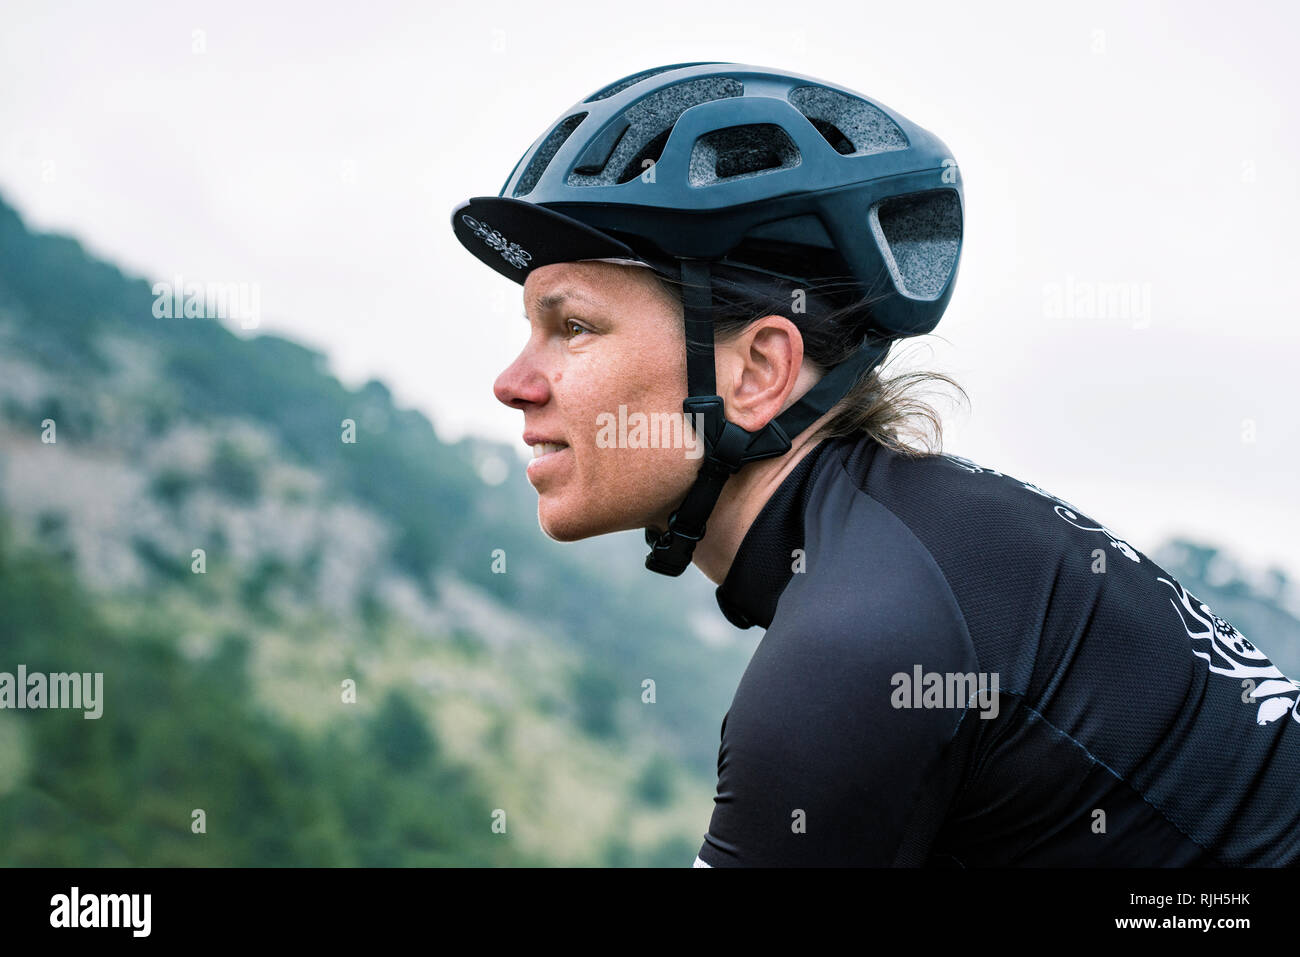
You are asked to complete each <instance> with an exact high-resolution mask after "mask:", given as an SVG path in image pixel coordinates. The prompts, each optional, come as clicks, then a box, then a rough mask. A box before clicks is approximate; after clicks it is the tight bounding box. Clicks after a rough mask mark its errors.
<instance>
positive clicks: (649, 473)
mask: <svg viewBox="0 0 1300 957" xmlns="http://www.w3.org/2000/svg"><path fill="white" fill-rule="evenodd" d="M961 189H962V187H961V182H960V177H959V176H958V174H957V168H956V164H955V163H954V161H953V160H952V158H951V155H950V154H949V152H948V150H947V149H946V147H944V145H943V144H942V142H941V141H939V140H938V139H937V138H936V137H934V136H933V135H932V134H929V133H927V132H926V131H925V130H923V129H921V128H920V127H918V126H916V125H915V124H913V123H911V122H910V121H908V120H907V119H906V118H904V117H902V116H899V115H898V114H897V113H894V112H892V111H890V110H888V109H887V108H885V107H883V106H881V105H880V104H878V103H874V102H873V101H870V100H868V99H867V98H865V97H863V96H861V95H860V94H857V93H854V92H853V91H851V90H848V89H845V88H843V87H839V86H836V85H834V84H830V83H826V82H823V81H820V80H815V79H812V78H809V77H804V76H798V75H794V74H788V73H783V72H779V71H773V70H767V69H762V68H758V67H752V66H744V65H740V64H731V63H698V64H675V65H672V66H666V67H659V68H656V69H653V70H648V71H645V72H643V73H639V74H635V75H633V76H630V77H626V78H624V79H622V80H619V81H617V82H616V83H613V84H611V85H609V86H607V87H605V88H603V89H601V90H600V91H598V92H596V93H594V94H592V95H591V96H589V97H587V98H586V99H584V100H582V101H581V102H579V103H578V104H576V105H575V106H574V107H572V108H571V109H569V110H567V111H565V113H564V114H562V116H561V117H560V119H559V120H557V122H556V123H555V124H553V126H552V127H551V128H550V129H549V130H548V131H547V132H546V133H544V134H543V135H542V136H541V137H540V138H539V139H538V140H537V141H536V142H535V143H534V145H533V147H532V148H530V149H529V151H528V152H526V153H525V154H524V156H523V157H522V158H521V159H520V161H519V163H517V164H516V167H515V169H514V171H513V172H512V173H511V175H510V178H509V179H508V180H507V182H506V184H505V186H504V187H503V189H502V191H501V194H500V196H498V197H477V198H475V199H472V200H469V201H467V202H465V203H463V204H461V205H460V206H459V207H457V209H456V210H455V211H454V212H453V218H452V222H453V228H454V229H455V231H456V234H457V236H458V237H459V238H460V240H461V241H462V243H464V244H465V246H466V247H467V248H468V249H469V250H470V251H471V252H473V253H474V254H475V255H476V256H477V257H479V258H480V259H481V260H483V261H484V262H486V263H488V264H489V265H491V266H492V267H493V268H494V269H496V270H497V271H498V272H501V273H502V274H503V275H506V276H508V277H510V278H511V279H513V280H515V281H516V282H519V283H521V284H522V285H523V287H524V301H525V308H526V312H527V318H528V320H529V324H530V330H531V333H530V337H529V339H528V342H527V345H526V346H525V348H524V350H523V351H522V352H521V353H520V355H519V357H518V358H517V359H516V360H515V362H514V363H512V364H511V366H510V367H509V368H507V369H506V370H505V371H504V372H503V373H502V374H501V376H500V377H499V378H498V380H497V382H496V394H497V397H498V398H499V399H500V400H501V401H502V402H504V403H506V404H507V405H510V406H511V407H514V408H518V409H520V410H521V411H522V412H523V413H524V427H525V431H524V441H525V442H526V443H527V444H529V445H531V446H532V447H533V449H534V456H535V458H534V460H533V462H532V463H531V464H530V466H529V469H528V476H529V479H530V481H531V482H532V484H533V485H534V487H535V488H536V489H537V492H538V515H539V519H540V522H541V525H542V528H543V530H544V531H545V532H546V533H547V534H548V535H550V536H551V537H553V538H556V539H558V540H562V541H572V540H576V539H580V538H585V537H588V536H591V535H599V534H605V533H608V532H614V531H620V530H624V529H629V528H645V529H646V539H647V543H648V544H649V545H650V546H651V551H650V554H649V556H648V557H647V559H646V565H647V567H648V568H649V569H651V570H652V571H656V572H659V573H662V574H668V575H677V574H680V573H681V572H682V571H683V570H684V568H685V567H686V565H687V564H690V563H692V562H693V563H694V564H696V565H697V566H698V567H699V568H700V569H701V571H702V572H703V573H704V574H705V575H707V576H708V577H709V578H710V579H711V580H712V581H714V582H715V583H717V584H718V589H717V598H718V603H719V606H720V607H721V609H722V611H723V613H724V614H725V615H726V617H727V618H728V620H730V621H731V622H732V623H734V624H736V625H737V626H738V627H741V628H748V627H751V626H753V625H759V626H760V627H762V628H764V629H766V633H765V635H764V636H763V639H762V641H761V642H760V644H759V645H758V648H757V649H756V651H755V653H754V655H753V658H752V660H751V662H750V664H749V667H748V668H747V670H746V672H745V675H744V677H743V678H742V680H741V683H740V686H739V688H738V689H737V692H736V695H735V698H734V700H733V702H732V705H731V708H730V710H729V711H728V712H727V715H726V717H725V719H724V721H723V726H722V743H721V748H720V751H719V757H718V792H717V797H716V798H715V808H714V812H713V817H712V820H711V822H710V825H709V829H708V833H707V834H706V835H705V838H704V843H703V845H702V847H701V848H700V851H699V854H698V856H697V859H696V863H697V865H704V866H730V865H791V864H793V865H810V864H813V865H842V864H862V865H922V864H928V865H946V866H987V865H1053V864H1056V865H1060V864H1082V865H1097V866H1116V865H1121V866H1127V865H1141V866H1168V865H1279V864H1290V863H1295V862H1297V861H1300V799H1298V798H1297V796H1296V795H1297V791H1296V788H1295V786H1294V782H1295V781H1296V780H1297V776H1298V775H1300V706H1298V705H1297V701H1298V700H1300V684H1297V683H1296V682H1294V681H1292V680H1290V679H1289V678H1287V677H1286V676H1285V675H1283V674H1282V673H1281V672H1280V671H1279V670H1278V669H1277V668H1276V667H1274V666H1273V665H1272V664H1271V663H1270V662H1269V660H1268V659H1267V657H1265V655H1264V654H1263V653H1262V652H1261V651H1260V650H1259V649H1258V648H1256V647H1255V646H1254V645H1252V644H1251V643H1250V642H1249V641H1247V640H1246V639H1245V637H1244V636H1242V635H1241V634H1240V633H1239V632H1238V631H1236V629H1234V628H1233V627H1232V626H1231V625H1230V624H1229V623H1228V622H1226V621H1224V620H1223V619H1222V618H1220V617H1218V616H1216V615H1214V614H1213V612H1212V611H1211V610H1210V608H1209V607H1208V606H1206V605H1205V604H1203V603H1202V602H1200V601H1198V600H1197V599H1196V597H1195V596H1193V595H1191V594H1190V593H1188V592H1187V591H1186V590H1185V589H1184V588H1183V587H1182V586H1181V585H1180V584H1179V583H1178V582H1177V581H1176V580H1174V579H1173V577H1172V576H1171V575H1169V574H1168V573H1167V572H1165V571H1164V570H1163V569H1161V568H1159V567H1158V566H1156V565H1155V564H1154V563H1152V562H1151V560H1150V559H1149V558H1147V557H1146V556H1145V555H1142V554H1141V553H1140V552H1139V551H1138V550H1137V549H1135V548H1134V547H1133V546H1132V545H1130V544H1129V543H1128V542H1125V541H1123V540H1122V539H1120V538H1119V537H1118V536H1116V535H1115V534H1114V533H1113V532H1111V531H1110V530H1109V529H1107V528H1106V527H1105V526H1103V525H1100V524H1099V523H1097V522H1095V521H1093V520H1092V519H1091V518H1089V517H1087V516H1086V515H1084V514H1083V513H1081V512H1080V511H1079V510H1078V509H1077V508H1075V507H1074V506H1072V505H1071V504H1069V503H1068V502H1064V501H1062V500H1060V499H1058V498H1055V497H1054V496H1052V495H1051V494H1050V493H1048V492H1045V491H1043V490H1042V489H1040V488H1038V487H1037V486H1034V485H1032V484H1029V483H1026V482H1021V481H1018V480H1016V479H1013V478H1011V477H1010V476H1006V475H1003V474H1001V473H999V472H997V471H994V470H992V469H987V468H981V467H980V466H978V465H975V464H974V463H972V462H970V461H968V460H966V459H962V458H958V457H955V456H951V455H943V454H940V453H938V452H930V451H918V450H916V449H913V448H912V447H910V446H909V445H907V444H905V443H904V442H903V441H902V436H903V435H904V434H906V432H907V430H908V428H909V422H910V420H911V418H912V414H913V413H916V412H920V413H921V415H922V416H926V415H929V418H930V419H931V421H932V424H934V425H936V426H937V425H938V422H937V419H935V418H934V417H933V415H932V414H931V413H929V412H928V409H926V407H924V406H923V405H919V404H917V403H916V402H914V401H913V400H912V399H911V398H910V397H909V394H908V392H907V390H906V385H907V384H908V382H907V379H906V378H904V379H893V380H886V379H884V378H883V376H882V374H881V362H882V361H883V359H884V358H885V355H886V354H887V352H888V350H889V348H890V346H891V344H892V343H893V342H895V341H897V340H898V339H901V338H905V337H908V336H913V335H919V334H922V333H926V332H929V331H930V330H931V329H933V328H934V326H935V325H936V324H937V323H938V321H939V318H940V316H941V315H942V313H943V311H944V309H945V307H946V306H947V303H948V300H949V298H950V297H951V294H952V288H953V283H954V281H955V278H956V273H957V262H958V257H959V253H960V245H961V236H962V191H961ZM922 378H925V377H922ZM940 378H942V377H940ZM678 409H681V410H682V412H681V414H682V415H683V416H685V421H684V422H683V423H681V425H682V426H689V427H681V428H676V429H674V428H672V427H671V425H672V423H671V422H670V421H669V419H670V418H671V417H672V416H674V415H675V414H677V410H678ZM634 422H635V424H633V423H634ZM647 423H657V424H658V426H659V428H658V429H655V428H647V427H646V425H647ZM664 435H667V436H668V440H666V441H665V440H663V438H664ZM701 436H702V437H703V447H702V448H701V447H700V445H699V444H698V439H699V438H700V437H701ZM693 439H694V440H696V442H692V440H693Z"/></svg>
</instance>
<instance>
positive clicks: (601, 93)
mask: <svg viewBox="0 0 1300 957" xmlns="http://www.w3.org/2000/svg"><path fill="white" fill-rule="evenodd" d="M721 62H723V61H721V60H699V61H697V62H695V63H673V64H670V65H668V66H659V67H655V68H654V69H653V70H642V71H641V72H640V73H633V74H631V75H630V76H625V77H623V79H621V80H615V81H614V82H613V83H611V84H610V85H609V86H606V87H601V88H600V89H599V90H597V91H596V92H595V93H593V94H591V96H589V97H587V98H586V99H585V100H583V101H582V102H583V103H595V102H596V101H597V100H604V99H608V98H609V97H611V96H613V95H614V94H615V93H622V92H623V91H624V90H626V89H627V88H628V87H629V86H632V85H633V84H636V83H640V82H641V81H642V80H648V79H649V78H650V77H652V76H658V75H659V74H660V73H667V72H668V71H669V70H684V69H686V68H687V67H688V66H708V65H709V64H710V63H721Z"/></svg>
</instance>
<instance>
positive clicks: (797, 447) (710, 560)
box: [691, 412, 831, 585]
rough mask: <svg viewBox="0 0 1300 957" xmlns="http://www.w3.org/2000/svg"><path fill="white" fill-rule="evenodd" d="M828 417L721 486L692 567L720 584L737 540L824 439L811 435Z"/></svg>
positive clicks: (814, 433)
mask: <svg viewBox="0 0 1300 957" xmlns="http://www.w3.org/2000/svg"><path fill="white" fill-rule="evenodd" d="M830 418H831V413H829V412H828V413H827V414H826V415H824V416H822V417H821V418H820V419H818V420H817V421H816V422H814V423H813V424H812V425H810V426H808V428H807V429H805V430H804V431H803V432H800V433H799V435H798V436H796V438H795V440H794V441H793V442H792V443H791V446H790V451H789V452H787V453H785V455H782V456H780V457H778V458H771V459H761V460H760V461H758V462H753V463H751V464H749V465H746V466H745V467H744V468H742V469H741V470H740V471H739V472H737V473H736V474H735V475H733V476H732V477H731V478H730V479H728V480H727V484H726V485H724V486H723V487H722V494H721V495H719V496H718V504H717V505H715V506H714V508H713V512H712V513H711V514H710V515H709V521H708V526H707V530H706V531H705V533H704V538H703V539H701V540H700V542H699V544H698V545H696V546H695V551H694V553H693V554H692V557H691V561H692V562H693V563H694V564H695V566H696V567H697V568H699V570H700V571H702V572H703V573H704V575H705V577H706V578H708V579H709V580H710V581H711V582H713V583H714V584H715V585H721V584H722V582H723V581H724V580H725V579H726V577H727V572H729V571H730V570H731V564H732V562H733V561H735V559H736V552H738V551H739V550H740V543H741V542H743V541H744V540H745V533H746V532H748V531H749V527H750V526H751V525H753V524H754V519H756V518H757V517H758V513H759V512H761V511H762V510H763V506H764V505H766V504H767V500H768V499H770V498H771V497H772V493H773V492H775V491H776V490H777V489H778V488H780V487H781V483H782V482H784V481H785V479H786V476H788V475H789V474H790V473H791V472H792V471H794V467H795V466H796V465H798V464H799V462H800V461H801V460H802V459H803V457H804V456H805V455H807V454H808V453H809V452H811V451H812V450H813V449H814V448H816V447H817V446H818V445H819V444H820V443H821V442H822V441H824V440H823V439H814V438H813V436H814V435H816V434H817V430H818V429H820V428H821V427H822V426H823V425H824V424H825V423H826V422H828V421H829V420H830Z"/></svg>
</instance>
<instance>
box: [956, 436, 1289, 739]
mask: <svg viewBox="0 0 1300 957" xmlns="http://www.w3.org/2000/svg"><path fill="white" fill-rule="evenodd" d="M944 458H946V459H948V460H949V461H951V462H952V463H953V464H954V465H956V466H958V467H959V468H963V469H965V470H966V471H967V472H971V473H983V474H988V475H996V476H998V477H999V478H1005V479H1010V480H1011V481H1013V482H1019V483H1020V484H1021V485H1023V486H1024V487H1025V488H1027V489H1028V490H1029V491H1031V492H1037V493H1038V494H1039V495H1041V496H1043V497H1044V498H1047V499H1050V500H1051V501H1053V502H1055V503H1056V507H1055V508H1054V509H1053V511H1055V512H1056V514H1057V515H1059V516H1060V517H1061V518H1062V519H1064V520H1065V521H1066V522H1068V523H1069V524H1071V525H1073V526H1074V527H1075V528H1079V529H1083V530H1084V531H1087V532H1102V533H1103V534H1104V535H1106V536H1107V537H1108V538H1109V539H1110V544H1111V545H1113V546H1114V547H1115V548H1118V549H1119V550H1120V551H1121V552H1122V553H1123V554H1124V555H1126V556H1127V557H1128V558H1130V559H1132V560H1133V561H1135V562H1137V563H1138V564H1141V562H1142V559H1141V557H1140V556H1139V555H1138V553H1137V550H1136V549H1134V548H1133V547H1132V546H1131V545H1129V543H1128V542H1126V541H1124V540H1123V539H1121V538H1120V537H1119V536H1118V535H1116V534H1115V533H1114V532H1112V531H1111V530H1110V529H1109V528H1107V527H1106V526H1105V525H1100V524H1096V525H1083V524H1080V522H1081V521H1082V520H1083V519H1085V518H1086V516H1084V515H1082V513H1081V512H1080V511H1079V509H1077V508H1075V507H1074V506H1073V505H1071V504H1070V503H1069V502H1067V501H1065V499H1062V498H1057V497H1056V496H1055V495H1053V494H1051V493H1050V492H1045V491H1043V489H1041V488H1039V487H1038V486H1037V485H1033V484H1031V483H1029V482H1024V481H1021V480H1020V479H1018V478H1015V477H1014V476H1011V475H1006V474H1004V473H1002V472H999V471H998V470H997V469H990V468H985V467H983V466H980V465H976V464H975V463H974V462H972V461H971V460H970V459H967V458H962V457H961V456H960V455H945V456H944ZM1087 521H1093V520H1092V519H1087ZM1156 581H1159V582H1163V583H1164V584H1166V585H1168V586H1169V587H1170V588H1172V589H1173V590H1174V594H1175V595H1177V596H1178V597H1177V599H1173V598H1171V599H1170V600H1169V602H1170V604H1171V605H1173V606H1174V610H1175V611H1177V612H1178V617H1179V620H1180V622H1181V624H1182V626H1183V630H1184V631H1186V632H1187V637H1188V638H1190V639H1191V641H1192V654H1194V655H1196V656H1197V657H1198V658H1201V659H1203V660H1204V661H1205V663H1206V664H1207V665H1208V666H1209V669H1210V671H1212V672H1213V673H1214V674H1216V675H1225V676H1227V677H1229V678H1233V679H1235V680H1237V681H1240V682H1243V684H1242V691H1243V694H1242V701H1243V702H1245V703H1247V704H1255V703H1257V702H1258V703H1259V710H1258V711H1257V712H1256V713H1255V723H1256V724H1268V723H1269V722H1271V721H1276V720H1277V719H1278V718H1280V717H1282V715H1284V714H1286V713H1287V712H1288V711H1290V712H1291V717H1292V718H1294V719H1295V720H1296V721H1298V722H1300V694H1297V692H1300V683H1297V682H1295V681H1292V680H1291V679H1290V678H1288V677H1287V676H1286V675H1284V674H1283V673H1282V672H1281V671H1279V670H1278V668H1277V666H1276V665H1274V664H1273V662H1271V661H1269V659H1268V657H1267V656H1266V655H1265V654H1264V652H1262V651H1260V650H1259V648H1257V647H1256V646H1255V645H1253V644H1251V642H1250V641H1248V640H1247V639H1246V636H1245V635H1243V634H1242V633H1241V632H1239V631H1238V630H1237V629H1236V628H1234V627H1233V626H1232V625H1231V624H1230V623H1229V622H1228V621H1226V620H1224V619H1223V618H1220V617H1219V616H1218V615H1216V614H1214V612H1213V611H1211V610H1210V606H1209V605H1207V604H1205V603H1204V602H1203V601H1201V600H1200V599H1199V598H1197V597H1196V596H1195V595H1193V594H1192V593H1191V592H1189V591H1188V590H1187V589H1186V588H1184V587H1183V586H1182V585H1180V584H1179V583H1178V582H1176V581H1172V580H1170V579H1168V578H1157V579H1156Z"/></svg>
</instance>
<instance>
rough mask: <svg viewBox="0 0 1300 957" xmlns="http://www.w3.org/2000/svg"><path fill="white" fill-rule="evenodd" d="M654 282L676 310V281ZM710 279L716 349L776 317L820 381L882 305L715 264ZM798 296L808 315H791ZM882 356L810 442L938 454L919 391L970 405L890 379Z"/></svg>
mask: <svg viewBox="0 0 1300 957" xmlns="http://www.w3.org/2000/svg"><path fill="white" fill-rule="evenodd" d="M654 275H655V277H656V278H657V279H658V280H659V283H660V285H661V287H662V288H663V289H664V290H665V291H666V292H667V293H668V294H669V295H670V296H671V297H672V298H673V299H674V300H675V301H676V302H677V304H678V305H679V306H680V305H681V304H682V301H683V297H682V282H681V280H680V279H676V278H670V277H668V276H666V275H664V274H663V273H662V272H659V271H656V272H655V274H654ZM711 276H712V280H713V281H712V292H713V327H714V339H715V341H716V342H727V341H730V340H732V339H734V338H735V337H737V336H739V335H740V334H741V333H743V332H744V331H745V330H746V329H747V328H749V327H750V326H751V325H752V324H753V323H754V322H756V321H757V320H759V319H761V318H763V317H764V316H770V315H781V316H784V317H786V318H787V319H789V320H790V321H791V322H793V323H794V325H795V328H797V329H798V330H799V333H800V335H801V336H802V337H803V349H804V358H805V360H807V361H810V362H811V363H812V364H813V365H814V366H815V367H816V368H817V369H819V370H820V371H821V372H822V373H823V374H825V373H826V372H828V371H829V370H830V369H832V368H834V367H835V366H836V365H838V364H839V363H841V362H843V361H844V360H845V359H847V358H849V357H850V356H852V355H853V354H854V353H855V352H856V351H857V349H858V347H859V346H860V345H861V343H862V341H863V339H864V337H865V336H866V334H867V331H868V329H869V328H870V325H871V311H872V306H873V305H874V304H875V303H877V302H879V301H880V300H881V299H882V298H883V296H881V295H866V296H862V295H860V289H859V288H858V287H856V286H855V285H853V284H851V283H845V282H835V281H821V282H815V283H803V282H796V281H794V280H790V279H786V278H781V279H773V278H772V277H771V274H760V273H754V272H752V271H750V270H746V269H743V268H740V267H729V266H727V265H718V264H714V266H713V269H712V270H711ZM797 291H802V292H803V293H804V305H805V307H806V308H805V309H804V311H802V312H799V311H796V310H794V309H793V308H792V304H793V302H794V298H795V293H796V292H797ZM887 356H888V358H887V359H886V360H885V361H884V362H883V363H877V364H876V365H875V366H873V367H872V368H871V369H869V370H868V371H867V372H866V373H865V374H863V375H860V376H859V377H858V379H857V381H856V382H855V383H854V385H853V387H852V388H851V389H850V390H849V391H848V393H847V394H846V395H845V396H844V397H843V398H842V399H840V400H839V402H837V403H836V404H835V406H834V407H833V408H832V410H831V411H832V415H831V418H830V419H829V420H827V422H825V423H824V424H823V425H822V426H821V427H820V428H819V429H818V430H817V432H816V433H814V438H818V439H821V438H834V437H839V436H847V437H852V436H857V435H862V434H866V435H868V436H870V437H871V439H872V440H874V441H875V442H877V443H879V444H880V445H883V446H885V447H887V448H889V449H891V450H893V451H894V452H897V453H899V454H901V455H905V456H909V457H922V456H928V455H937V454H940V453H941V452H942V449H943V421H942V419H941V418H940V417H939V413H938V412H937V411H936V410H935V408H934V406H932V405H931V404H930V403H929V402H927V401H925V399H924V398H923V397H922V394H921V393H922V389H923V387H926V386H935V385H939V384H944V385H948V386H952V387H953V388H954V389H955V390H956V391H957V392H958V393H960V395H961V396H962V398H963V399H965V400H966V402H967V404H969V400H970V397H969V396H968V395H967V394H966V390H965V389H963V388H962V387H961V385H959V384H958V383H957V382H956V381H955V380H953V379H952V378H950V377H949V376H947V375H944V374H943V373H941V372H927V371H914V372H904V373H901V374H899V375H894V376H888V377H887V376H886V375H885V372H886V368H887V367H889V366H890V365H891V364H892V363H893V362H894V360H896V359H897V358H898V357H899V356H900V353H899V352H898V351H897V349H896V348H891V349H890V351H889V353H887ZM792 438H793V436H792ZM909 439H910V440H912V441H911V442H909V441H908V440H909ZM912 442H915V443H916V444H912Z"/></svg>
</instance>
